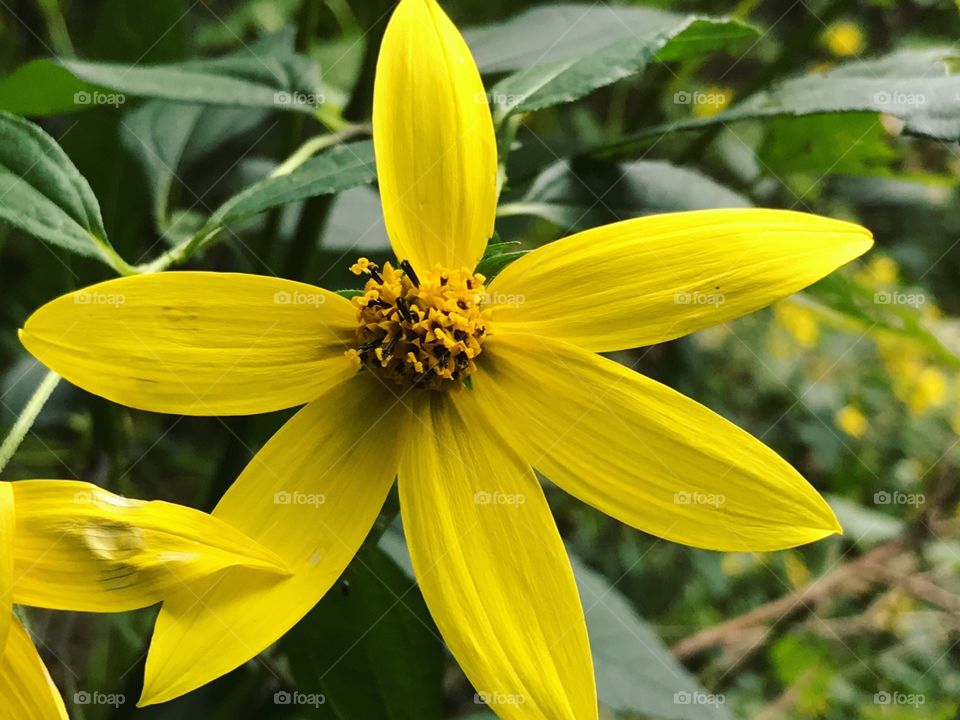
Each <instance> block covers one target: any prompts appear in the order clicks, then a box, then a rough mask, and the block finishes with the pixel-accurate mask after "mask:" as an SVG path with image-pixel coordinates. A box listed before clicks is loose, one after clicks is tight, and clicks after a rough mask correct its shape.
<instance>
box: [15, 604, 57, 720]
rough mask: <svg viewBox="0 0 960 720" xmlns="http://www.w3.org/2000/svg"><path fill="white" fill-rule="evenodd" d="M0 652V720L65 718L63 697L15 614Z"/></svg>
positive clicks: (55, 719) (50, 719)
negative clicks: (3, 648) (0, 654)
mask: <svg viewBox="0 0 960 720" xmlns="http://www.w3.org/2000/svg"><path fill="white" fill-rule="evenodd" d="M11 621H12V625H11V627H10V637H9V638H8V639H7V647H6V650H5V651H4V652H3V654H2V656H0V718H3V720H68V718H67V709H66V708H65V707H64V705H63V698H61V697H60V692H59V691H58V690H57V688H56V686H55V685H54V684H53V680H52V679H51V678H50V673H49V672H47V668H46V667H45V666H44V664H43V661H42V660H41V659H40V656H39V655H38V654H37V649H36V648H35V647H34V646H33V641H32V640H31V639H30V636H29V635H27V631H26V630H24V629H23V625H21V624H20V621H19V620H17V619H16V618H13V617H11Z"/></svg>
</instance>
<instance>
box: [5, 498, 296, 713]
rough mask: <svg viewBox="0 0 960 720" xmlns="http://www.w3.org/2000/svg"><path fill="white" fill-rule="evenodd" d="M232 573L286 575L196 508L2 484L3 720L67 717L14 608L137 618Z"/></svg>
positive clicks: (279, 564)
mask: <svg viewBox="0 0 960 720" xmlns="http://www.w3.org/2000/svg"><path fill="white" fill-rule="evenodd" d="M234 566H245V567H248V568H251V569H253V568H257V569H258V570H259V571H260V572H263V571H269V572H271V573H276V574H277V575H278V576H280V575H281V573H282V571H283V561H282V560H280V559H279V558H278V557H277V556H276V555H274V554H273V553H271V552H269V551H268V550H266V549H265V548H263V547H261V546H259V545H257V544H256V543H255V542H253V541H252V540H250V538H248V537H246V536H245V535H243V534H242V533H241V532H239V531H238V530H236V529H235V528H233V527H231V526H230V525H228V524H227V523H225V522H224V521H222V520H219V519H217V518H214V517H212V516H210V515H207V514H205V513H202V512H199V511H198V510H193V509H191V508H187V507H182V506H180V505H171V504H169V503H164V502H143V501H141V500H128V499H127V498H123V497H119V496H117V495H114V494H112V493H109V492H107V491H106V490H103V489H101V488H99V487H97V486H95V485H90V484H88V483H82V482H73V481H56V480H19V481H17V482H13V483H10V482H0V716H2V717H4V718H8V717H9V718H43V719H44V720H48V719H49V718H62V720H66V719H67V712H66V709H65V708H64V705H63V700H62V699H61V697H60V693H59V692H57V689H56V687H55V686H54V684H53V681H52V680H51V679H50V674H49V673H48V672H47V669H46V667H44V665H43V662H42V661H41V659H40V656H39V655H38V654H37V651H36V649H35V648H34V646H33V642H32V641H31V640H30V636H29V635H28V634H27V631H26V630H25V629H24V627H23V626H22V625H21V624H20V621H19V620H17V618H16V616H15V615H14V614H13V606H14V605H28V606H33V607H43V608H52V609H57V610H73V611H79V612H120V611H124V610H135V609H137V608H142V607H147V606H149V605H153V604H155V603H158V602H160V601H161V600H163V599H164V598H165V597H167V596H168V595H171V594H172V593H173V592H174V591H175V590H181V589H182V588H183V587H185V586H189V584H190V583H191V582H193V581H195V580H198V579H201V578H205V577H207V576H209V575H212V574H214V573H217V572H219V571H221V570H224V569H225V568H229V567H234ZM251 571H253V570H251Z"/></svg>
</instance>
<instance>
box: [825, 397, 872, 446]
mask: <svg viewBox="0 0 960 720" xmlns="http://www.w3.org/2000/svg"><path fill="white" fill-rule="evenodd" d="M834 422H836V424H837V427H838V428H840V429H841V430H843V431H844V432H845V433H846V434H847V435H849V436H850V437H854V438H857V439H860V438H862V437H863V436H864V434H865V433H866V432H867V428H868V427H869V423H868V421H867V417H866V415H864V414H863V413H862V412H860V410H859V409H857V408H856V407H854V406H853V405H846V406H844V407H842V408H841V409H840V410H839V411H838V412H837V414H836V416H835V417H834Z"/></svg>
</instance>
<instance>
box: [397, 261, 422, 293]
mask: <svg viewBox="0 0 960 720" xmlns="http://www.w3.org/2000/svg"><path fill="white" fill-rule="evenodd" d="M400 269H401V270H403V272H405V273H406V274H407V277H408V278H410V282H412V283H413V286H414V287H420V278H418V277H417V274H416V273H415V272H414V271H413V265H411V264H410V261H409V260H401V261H400Z"/></svg>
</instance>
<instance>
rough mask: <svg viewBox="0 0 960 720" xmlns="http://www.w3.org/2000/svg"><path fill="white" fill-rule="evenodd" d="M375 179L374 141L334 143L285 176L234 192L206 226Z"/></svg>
mask: <svg viewBox="0 0 960 720" xmlns="http://www.w3.org/2000/svg"><path fill="white" fill-rule="evenodd" d="M375 178H376V167H375V162H374V157H373V143H371V142H369V141H366V140H365V141H361V142H354V143H348V144H346V145H337V146H336V147H334V148H332V149H331V150H328V151H327V152H325V153H323V154H322V155H319V156H317V157H313V158H310V159H309V160H307V161H306V162H305V163H303V165H301V166H300V167H298V168H297V169H295V170H294V171H293V172H291V173H289V174H287V175H280V176H278V177H270V178H267V179H265V180H261V181H260V182H258V183H255V184H254V185H251V186H250V187H248V188H247V189H246V190H244V191H243V192H241V193H240V194H238V195H234V196H233V197H232V198H230V199H229V200H227V202H225V203H224V204H223V205H221V206H220V207H219V208H218V209H217V210H216V212H214V214H213V216H212V217H211V218H210V221H209V222H208V223H207V225H208V227H210V226H221V225H226V224H227V223H231V222H236V221H238V220H243V219H245V218H248V217H251V216H252V215H256V214H258V213H261V212H263V211H265V210H269V209H270V208H274V207H279V206H281V205H289V204H290V203H295V202H299V201H300V200H306V199H307V198H311V197H316V196H318V195H331V194H333V193H338V192H341V191H343V190H347V189H348V188H352V187H356V186H357V185H366V184H367V183H371V182H373V180H374V179H375Z"/></svg>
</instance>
